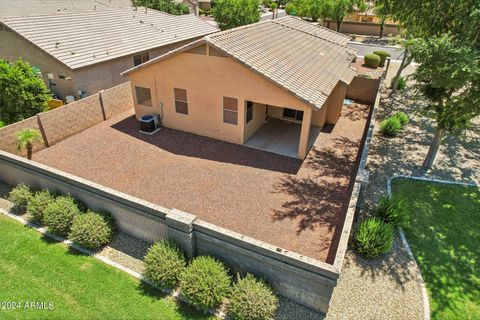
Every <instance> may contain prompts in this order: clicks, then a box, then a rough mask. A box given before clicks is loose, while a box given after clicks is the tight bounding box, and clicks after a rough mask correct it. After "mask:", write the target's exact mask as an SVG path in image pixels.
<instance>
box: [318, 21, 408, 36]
mask: <svg viewBox="0 0 480 320" xmlns="http://www.w3.org/2000/svg"><path fill="white" fill-rule="evenodd" d="M323 26H324V27H326V28H329V29H332V30H334V31H337V23H336V22H335V21H331V20H326V21H324V22H323ZM380 27H381V26H380V24H379V23H374V22H356V21H343V22H342V25H341V26H340V32H341V33H347V34H359V35H366V36H378V35H380ZM398 33H399V28H398V26H397V25H395V24H385V26H384V29H383V34H384V35H389V34H391V35H394V36H395V35H397V34H398Z"/></svg>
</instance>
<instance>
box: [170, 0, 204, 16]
mask: <svg viewBox="0 0 480 320" xmlns="http://www.w3.org/2000/svg"><path fill="white" fill-rule="evenodd" d="M175 1H176V2H177V3H182V4H184V5H186V6H187V7H188V9H189V10H190V13H193V14H194V15H196V16H198V14H199V6H198V0H175Z"/></svg>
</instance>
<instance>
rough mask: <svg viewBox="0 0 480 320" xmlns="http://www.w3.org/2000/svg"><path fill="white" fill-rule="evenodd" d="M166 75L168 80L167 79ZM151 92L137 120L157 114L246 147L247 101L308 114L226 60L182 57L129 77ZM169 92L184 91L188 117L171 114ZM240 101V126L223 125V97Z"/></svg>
mask: <svg viewBox="0 0 480 320" xmlns="http://www.w3.org/2000/svg"><path fill="white" fill-rule="evenodd" d="M167 75H168V76H167ZM130 81H131V83H132V90H134V87H135V85H138V86H142V87H147V88H150V89H151V94H152V103H153V107H145V106H140V105H138V104H137V103H136V99H135V109H136V114H137V117H140V116H143V115H145V114H151V113H161V112H162V108H161V106H162V105H163V120H162V124H163V125H165V126H167V127H170V128H174V129H179V130H183V131H188V132H192V133H196V134H200V135H204V136H208V137H212V138H216V139H221V140H226V141H230V142H235V143H240V144H243V143H244V138H245V137H246V136H247V135H245V133H244V126H243V125H242V124H244V123H245V101H254V102H257V103H260V104H269V105H273V106H280V107H288V108H292V109H298V110H304V111H305V110H310V109H311V107H310V106H309V105H307V104H305V103H303V102H302V101H300V100H299V99H298V98H296V97H295V96H293V95H292V94H290V93H288V92H287V91H285V90H283V89H281V88H280V87H278V86H276V85H275V84H273V83H272V82H271V81H269V80H267V79H265V78H264V77H262V76H260V75H258V74H256V73H254V72H253V71H251V70H250V69H248V68H247V67H245V66H243V65H242V64H240V63H238V62H236V61H234V60H233V59H231V58H227V57H216V56H207V55H201V54H192V53H181V54H177V55H174V56H172V57H170V58H168V59H165V60H163V61H158V62H157V63H155V64H151V65H149V66H146V67H145V68H141V69H139V70H138V71H135V72H133V73H131V74H130ZM173 88H181V89H186V90H187V96H188V112H189V114H188V115H184V114H178V113H176V112H175V106H174V93H173ZM224 96H226V97H232V98H236V99H238V107H239V112H238V125H231V124H226V123H223V97H224Z"/></svg>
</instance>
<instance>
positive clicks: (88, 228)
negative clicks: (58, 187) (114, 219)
mask: <svg viewBox="0 0 480 320" xmlns="http://www.w3.org/2000/svg"><path fill="white" fill-rule="evenodd" d="M111 237H112V230H111V229H110V227H109V225H108V223H107V221H105V219H104V218H103V217H102V216H101V215H99V214H98V213H96V212H93V211H87V213H81V214H77V215H76V216H75V217H74V218H73V222H72V226H71V228H70V233H69V234H68V238H69V239H70V240H72V241H73V242H75V243H77V244H79V245H81V246H82V247H85V248H88V249H92V250H96V249H98V248H101V247H102V246H104V245H106V244H107V243H109V242H110V239H111Z"/></svg>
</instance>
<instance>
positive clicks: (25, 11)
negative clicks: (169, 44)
mask: <svg viewBox="0 0 480 320" xmlns="http://www.w3.org/2000/svg"><path fill="white" fill-rule="evenodd" d="M131 5H132V1H131V0H0V17H7V16H12V17H14V16H29V15H34V14H54V13H68V12H70V13H74V12H85V11H94V10H96V11H104V10H109V9H111V8H122V7H130V6H131Z"/></svg>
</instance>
